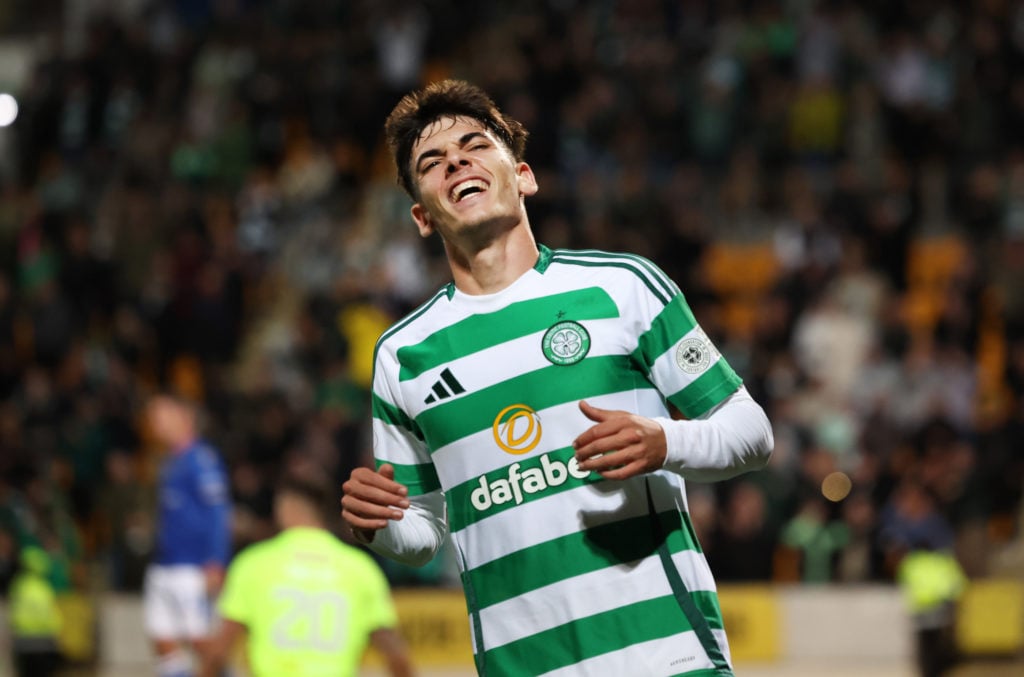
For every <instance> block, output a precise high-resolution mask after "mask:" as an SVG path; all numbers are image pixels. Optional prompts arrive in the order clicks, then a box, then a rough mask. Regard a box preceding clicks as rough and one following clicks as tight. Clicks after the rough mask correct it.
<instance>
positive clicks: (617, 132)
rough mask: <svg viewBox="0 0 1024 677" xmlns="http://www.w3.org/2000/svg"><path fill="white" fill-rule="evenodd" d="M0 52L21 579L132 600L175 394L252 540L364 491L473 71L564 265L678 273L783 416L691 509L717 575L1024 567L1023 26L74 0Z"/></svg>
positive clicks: (442, 574) (640, 6) (2, 505)
mask: <svg viewBox="0 0 1024 677" xmlns="http://www.w3.org/2000/svg"><path fill="white" fill-rule="evenodd" d="M0 36H5V37H0V47H3V48H4V49H5V50H7V51H4V52H3V53H4V54H11V53H14V52H12V51H10V50H13V49H14V48H17V49H18V50H21V51H20V52H18V53H21V54H23V55H27V59H25V60H23V61H24V62H25V63H27V64H28V65H27V66H26V67H25V68H24V73H23V75H22V76H21V77H20V78H18V81H17V82H7V81H5V80H6V79H13V78H14V70H15V69H14V68H13V66H12V67H11V68H10V69H9V72H5V68H4V67H3V65H0V89H3V88H5V87H6V88H7V89H8V90H9V91H10V92H11V93H12V94H14V95H15V96H16V97H17V100H18V102H19V104H20V114H19V116H18V118H17V120H16V121H15V123H14V124H13V125H11V126H10V127H8V128H5V129H0V146H2V147H3V150H4V152H3V153H0V155H2V159H0V262H2V266H0V447H2V452H0V579H3V581H6V580H9V578H10V576H11V575H12V574H13V572H14V571H15V569H16V567H17V553H18V552H19V550H20V549H21V548H22V547H24V546H26V545H38V546H41V547H42V548H44V549H45V550H46V551H48V552H49V553H50V555H51V558H52V559H53V561H54V563H55V566H53V567H52V570H51V574H50V577H51V580H52V582H53V584H54V586H55V588H57V589H58V590H68V589H73V588H75V587H86V586H91V585H96V584H97V581H99V582H100V583H101V584H102V585H104V586H109V587H111V588H113V589H119V590H135V589H138V586H139V584H140V581H141V572H142V568H143V566H144V564H145V562H146V558H147V556H148V554H149V550H150V548H151V545H152V537H153V518H152V516H153V510H152V494H153V486H154V479H155V473H156V471H157V468H158V464H159V458H158V456H157V455H156V454H155V453H154V449H153V447H154V445H153V440H152V439H151V435H150V434H149V433H148V431H147V430H146V429H145V427H144V425H143V424H142V422H141V416H140V412H141V408H142V406H143V404H144V402H145V398H146V397H147V396H148V395H150V394H152V393H154V392H157V391H159V390H173V391H175V392H177V393H179V394H182V395H184V396H186V397H190V398H193V399H195V400H196V401H198V402H200V403H201V404H202V407H203V410H204V411H205V414H206V417H205V422H204V424H205V430H206V433H207V436H208V438H209V439H210V440H211V441H212V442H213V443H214V444H215V445H216V446H217V447H218V448H219V449H220V451H221V452H222V454H223V455H224V458H225V460H226V462H227V464H228V467H229V468H230V473H231V481H232V491H233V501H234V506H235V511H234V527H233V528H234V535H235V544H236V547H239V548H240V547H242V546H244V545H245V544H247V543H250V542H253V541H255V540H258V539H261V538H264V537H266V536H267V535H268V534H270V533H271V532H272V531H273V526H272V525H271V523H270V496H271V489H272V487H273V482H274V481H275V478H277V477H279V476H281V474H282V471H283V470H285V469H294V467H296V466H302V465H306V466H316V467H320V468H324V469H325V472H327V473H329V474H330V476H331V477H332V478H333V479H334V481H335V483H336V485H337V486H338V487H339V490H340V485H341V482H342V481H343V479H344V478H346V477H347V475H348V473H349V471H350V470H351V469H352V468H353V467H355V466H356V465H358V464H362V463H367V462H369V457H370V444H369V440H368V433H367V430H368V424H369V412H368V400H369V397H368V387H369V382H370V371H371V366H372V365H371V361H372V352H373V345H374V342H375V340H376V338H377V337H378V336H379V334H380V333H381V332H382V331H383V330H384V329H385V328H386V327H387V326H388V325H389V324H390V323H391V322H393V321H395V320H396V319H397V318H399V317H401V315H402V314H404V313H406V312H408V311H409V310H411V309H412V308H415V306H416V305H417V304H418V303H419V302H420V301H422V300H423V299H424V298H426V297H427V296H428V295H429V294H431V293H432V292H433V290H435V289H436V288H437V287H438V286H439V285H440V284H442V283H444V282H445V281H446V275H447V269H446V267H445V264H444V259H443V255H442V252H441V250H440V245H439V242H437V241H434V240H426V241H424V240H421V239H420V238H419V237H418V236H417V235H416V233H415V229H414V228H413V225H412V223H411V221H410V219H409V217H408V200H407V198H406V197H405V196H404V195H403V194H402V193H401V192H400V190H399V189H398V187H397V185H396V183H395V179H394V173H393V170H392V168H391V166H390V164H389V163H390V160H389V158H388V157H387V155H386V152H385V150H384V149H383V146H382V136H381V127H382V123H383V120H384V117H385V116H386V114H387V112H388V111H389V110H390V108H391V107H392V106H393V105H394V103H395V102H396V101H397V100H398V98H399V97H400V96H401V95H402V94H403V93H405V92H406V91H408V90H409V89H411V88H413V87H415V86H417V85H419V84H421V83H423V82H425V81H427V80H430V79H435V78H439V77H448V76H453V77H462V78H466V79H469V80H472V81H475V82H476V83H478V84H480V85H482V86H483V87H485V88H486V89H487V90H489V91H490V92H491V93H492V94H493V95H494V97H495V98H496V100H497V101H498V102H499V105H500V106H501V107H502V108H503V109H504V110H505V111H506V112H507V113H509V114H510V115H512V116H513V117H515V118H517V119H519V120H521V121H522V122H523V123H524V124H525V125H526V127H527V128H528V129H529V130H530V132H531V137H530V141H529V143H528V148H527V159H528V161H529V162H530V163H531V165H532V166H533V167H534V170H535V171H536V173H537V176H538V179H539V183H540V186H541V190H540V193H539V194H538V195H537V196H536V197H534V198H532V199H531V201H530V203H529V204H528V210H529V213H530V217H531V221H532V223H533V226H534V229H535V231H536V232H537V235H538V239H539V241H541V242H543V243H545V244H547V245H548V246H551V247H571V248H589V247H596V248H602V249H608V250H627V251H631V252H635V253H638V254H642V255H644V256H647V257H649V258H651V259H652V260H654V261H655V262H657V263H658V264H659V265H660V266H661V267H663V268H664V269H665V270H666V271H667V272H668V273H669V274H670V275H671V276H672V277H673V278H674V279H675V280H676V281H677V282H678V284H679V286H680V287H681V288H682V289H683V291H684V293H685V294H686V296H687V299H688V301H689V303H690V305H691V306H692V307H693V309H694V311H695V313H696V315H697V317H698V318H699V319H700V320H701V322H702V324H703V325H704V328H705V329H706V330H707V332H708V333H709V334H710V335H712V337H713V338H714V339H715V341H716V343H717V345H718V346H719V347H720V348H721V350H722V351H723V353H725V355H726V356H727V358H728V359H729V361H730V362H731V364H732V365H733V366H734V367H735V368H736V370H737V371H738V372H739V373H740V374H741V375H742V376H743V377H744V379H745V381H746V383H747V385H748V387H749V388H750V390H751V391H752V393H753V394H754V396H755V397H756V398H757V399H758V401H760V402H761V403H763V404H764V406H765V408H766V410H767V411H768V414H769V417H770V418H771V420H772V422H773V425H774V427H775V437H776V444H777V447H776V451H775V455H774V457H773V460H772V462H771V464H770V466H769V468H768V469H766V470H765V471H763V472H760V473H757V474H754V475H749V476H745V477H741V478H739V479H737V480H734V481H731V482H726V483H721V484H716V485H696V486H692V487H691V489H690V509H691V514H692V518H693V521H694V524H695V528H696V529H697V531H698V532H699V534H700V536H701V539H702V542H703V544H704V547H705V550H706V552H707V555H708V557H709V559H710V560H711V564H712V568H713V569H714V570H715V571H716V574H717V576H718V578H719V580H721V581H733V580H776V581H806V582H827V581H849V582H860V581H883V580H892V577H893V574H894V565H895V558H896V557H898V555H899V553H901V552H904V551H906V549H908V548H918V547H932V548H955V551H956V552H957V554H958V556H959V558H960V560H961V563H962V565H963V566H964V568H965V570H966V571H967V572H968V574H969V575H971V576H983V575H989V574H992V573H998V572H999V571H1000V570H1001V568H1002V569H1006V570H1013V568H1014V565H1012V564H1011V563H1012V562H1014V561H1017V562H1018V563H1019V562H1020V561H1024V560H1014V557H1021V554H1020V548H1021V531H1022V529H1024V521H1022V517H1021V507H1022V506H1021V503H1022V502H1021V495H1022V489H1024V450H1022V449H1024V448H1022V447H1021V445H1020V440H1021V439H1024V75H1022V74H1024V2H1013V1H1011V0H986V1H982V2H975V3H958V2H910V1H908V2H888V1H887V2H852V1H847V2H842V1H831V2H830V1H826V0H819V1H817V2H815V1H813V0H748V1H745V2H740V1H737V2H712V1H711V0H684V1H679V2H665V1H659V0H630V1H629V2H612V1H610V0H603V1H594V2H582V1H576V0H530V1H525V0H523V1H516V2H490V3H481V4H479V5H477V6H475V7H474V8H473V10H472V11H465V10H464V9H463V8H462V4H461V3H457V2H454V1H453V0H403V1H394V0H389V1H370V0H362V1H359V0H353V1H348V2H345V1H340V0H339V1H337V2H322V1H317V0H233V1H228V2H214V1H213V0H177V1H176V2H145V1H144V0H135V1H128V0H124V1H121V2H87V1H85V0H77V1H76V0H64V1H63V2H61V1H59V0H43V1H39V2H35V3H13V4H5V5H4V7H3V8H2V9H0ZM7 63H9V64H13V63H14V61H12V60H9V61H8V62H7ZM745 257H752V258H750V259H749V260H750V261H754V260H756V261H758V262H761V263H759V264H758V265H759V267H757V268H756V269H755V268H754V267H748V266H747V264H746V263H745V262H746V261H748V259H747V258H745ZM729 261H732V262H733V263H732V267H731V268H730V267H728V266H727V265H725V264H723V262H726V263H728V262H729ZM723 266H724V267H723ZM755 272H756V273H757V275H756V276H755V275H754V273H755ZM754 277H756V280H754ZM1015 548H1016V550H1015ZM1017 570H1018V571H1021V570H1024V567H1021V568H1019V569H1017ZM389 571H390V573H391V574H392V575H393V577H394V579H395V580H396V581H398V582H419V583H447V582H450V581H448V580H447V578H446V577H447V575H448V573H446V572H447V571H448V569H447V568H445V567H436V568H432V569H428V570H427V572H426V573H416V574H412V573H410V572H407V571H402V570H398V569H391V570H389Z"/></svg>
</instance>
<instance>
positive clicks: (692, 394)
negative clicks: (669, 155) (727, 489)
mask: <svg viewBox="0 0 1024 677" xmlns="http://www.w3.org/2000/svg"><path fill="white" fill-rule="evenodd" d="M638 261H640V262H641V263H642V266H643V268H644V273H645V274H642V275H638V276H637V280H634V281H633V282H634V285H635V289H634V290H633V291H632V294H631V297H630V301H629V303H628V304H624V310H625V312H624V316H623V321H624V322H627V323H629V324H630V325H631V326H632V327H633V328H634V331H636V335H637V341H636V347H635V349H634V350H633V353H632V355H631V357H632V358H633V360H634V363H635V364H636V366H637V368H638V369H639V370H641V371H643V372H645V374H646V375H647V378H648V379H649V380H650V382H651V383H652V384H653V385H654V386H655V387H656V388H657V389H658V391H659V392H660V393H661V394H662V395H663V396H664V398H665V400H666V401H667V402H668V404H669V405H671V406H672V407H674V408H675V409H676V410H677V411H679V412H680V413H681V414H682V415H683V416H684V417H685V418H686V419H687V420H674V419H671V418H668V417H654V418H650V417H647V416H641V415H639V414H636V413H633V412H627V411H618V410H608V409H600V408H597V407H594V406H591V405H590V404H589V403H587V402H580V410H581V411H582V412H583V414H584V415H585V416H586V417H587V418H589V419H590V420H591V421H593V422H594V423H595V425H593V426H591V427H590V428H588V429H587V430H586V431H584V432H583V433H582V434H581V435H580V436H579V437H577V438H576V440H575V441H574V443H573V447H574V448H575V451H576V459H577V461H578V462H579V463H580V468H581V469H583V470H592V471H597V472H599V473H601V474H602V475H603V476H604V477H607V478H608V479H626V478H628V477H633V476H635V475H639V474H641V473H646V472H652V471H654V470H658V469H660V468H665V469H668V470H671V471H673V472H676V473H678V474H680V475H682V476H683V477H685V478H687V479H692V480H698V481H715V480H721V479H728V478H730V477H734V476H736V475H739V474H741V473H744V472H747V471H749V470H755V469H758V468H761V467H763V466H764V465H765V464H766V463H767V462H768V459H769V457H770V455H771V451H772V447H773V445H774V440H773V437H772V430H771V424H770V423H769V422H768V417H767V416H766V415H765V413H764V410H763V409H762V408H761V407H760V405H758V404H757V402H755V401H754V400H753V398H752V397H750V394H749V393H748V392H747V390H746V389H745V388H744V387H743V384H742V383H743V382H742V380H741V379H740V378H739V376H738V375H737V374H736V373H735V372H734V371H733V369H732V368H731V367H730V366H729V364H728V362H726V360H725V358H724V357H723V356H722V354H721V353H720V352H719V351H718V350H717V349H716V348H715V346H714V345H713V344H712V342H711V340H710V339H709V338H708V336H707V334H705V333H704V331H703V330H702V329H701V327H700V325H699V324H698V323H697V320H696V318H695V317H694V315H693V313H692V312H691V310H690V307H689V305H688V304H687V303H686V300H685V298H684V297H683V295H682V293H681V292H680V291H679V288H678V287H676V286H675V284H674V283H672V281H671V280H669V279H668V277H667V276H665V274H664V273H663V272H662V271H661V270H659V269H658V268H657V267H656V266H654V264H652V263H651V262H649V261H646V260H643V259H638ZM643 278H646V280H645V282H646V283H645V284H639V283H638V281H640V280H642V279H643Z"/></svg>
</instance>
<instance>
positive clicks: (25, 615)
mask: <svg viewBox="0 0 1024 677" xmlns="http://www.w3.org/2000/svg"><path fill="white" fill-rule="evenodd" d="M20 565H21V566H20V569H21V571H20V573H19V574H18V575H17V576H15V578H14V580H13V581H12V582H11V590H10V599H11V601H10V605H11V606H10V612H11V631H12V633H13V635H14V636H13V638H12V641H11V648H12V651H13V654H14V670H15V675H17V677H50V676H51V675H55V674H57V668H58V667H59V665H60V662H61V656H60V648H59V646H58V641H57V640H58V634H59V633H60V628H61V623H62V618H61V612H60V608H59V607H58V606H57V595H56V593H55V591H54V589H53V586H52V585H51V583H50V581H49V578H48V574H49V569H50V557H49V555H47V554H46V551H45V550H43V549H42V548H38V547H36V546H28V547H25V548H22V550H21V555H20Z"/></svg>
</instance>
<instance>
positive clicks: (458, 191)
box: [448, 179, 488, 203]
mask: <svg viewBox="0 0 1024 677" xmlns="http://www.w3.org/2000/svg"><path fill="white" fill-rule="evenodd" d="M487 188H488V186H487V183H486V182H485V181H481V180H480V179H468V180H466V181H463V182H461V183H458V184H456V185H455V186H453V187H452V190H451V192H450V193H449V194H448V199H449V200H451V201H452V202H455V203H458V202H461V201H462V200H464V199H466V198H467V197H469V196H470V195H476V194H477V193H484V192H486V191H487Z"/></svg>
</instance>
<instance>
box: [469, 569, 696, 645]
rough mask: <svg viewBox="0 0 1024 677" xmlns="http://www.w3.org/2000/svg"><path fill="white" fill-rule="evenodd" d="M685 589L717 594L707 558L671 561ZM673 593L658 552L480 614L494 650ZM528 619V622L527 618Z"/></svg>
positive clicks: (559, 584) (543, 588)
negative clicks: (563, 626)
mask: <svg viewBox="0 0 1024 677" xmlns="http://www.w3.org/2000/svg"><path fill="white" fill-rule="evenodd" d="M672 561H673V562H674V563H675V565H676V569H677V570H678V571H679V572H680V574H681V575H682V578H683V582H684V583H685V584H686V589H687V590H691V591H695V590H711V591H714V590H715V581H714V579H713V578H712V576H711V571H710V569H708V565H707V562H706V561H705V560H704V555H702V554H701V553H699V552H695V551H693V550H684V551H683V552H679V553H676V554H675V555H673V556H672ZM671 594H672V586H671V585H670V584H669V581H668V578H667V577H666V576H665V574H664V570H663V569H662V566H661V559H660V558H659V557H658V555H657V553H655V554H653V555H651V556H650V557H647V558H645V559H643V560H640V561H639V562H636V561H634V562H626V563H622V564H616V565H614V566H610V567H606V568H604V569H600V570H598V571H591V572H589V573H586V574H582V575H580V576H574V577H573V578H569V579H567V580H564V581H559V582H557V583H552V584H551V585H546V586H544V587H541V588H537V589H535V590H531V591H530V592H527V593H525V594H522V595H519V596H518V597H513V598H512V599H509V600H506V601H504V602H500V603H498V604H494V605H491V606H489V607H487V608H485V609H482V610H481V611H480V620H481V622H482V623H483V627H484V636H485V637H486V638H487V648H488V649H493V648H495V647H498V646H502V645H504V644H508V643H509V642H514V641H516V640H518V639H522V638H523V637H528V636H530V635H533V634H535V633H538V632H543V631H544V630H549V629H551V628H556V627H558V626H560V625H564V624H566V623H569V622H572V621H574V620H579V619H581V618H586V617H588V616H593V615H594V614H599V613H602V612H605V611H611V610H613V609H617V608H619V607H622V606H626V605H629V604H635V603H637V602H643V601H645V600H649V599H655V598H657V597H664V596H666V595H671ZM524 618H529V619H530V622H529V623H524V622H523V619H524Z"/></svg>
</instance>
